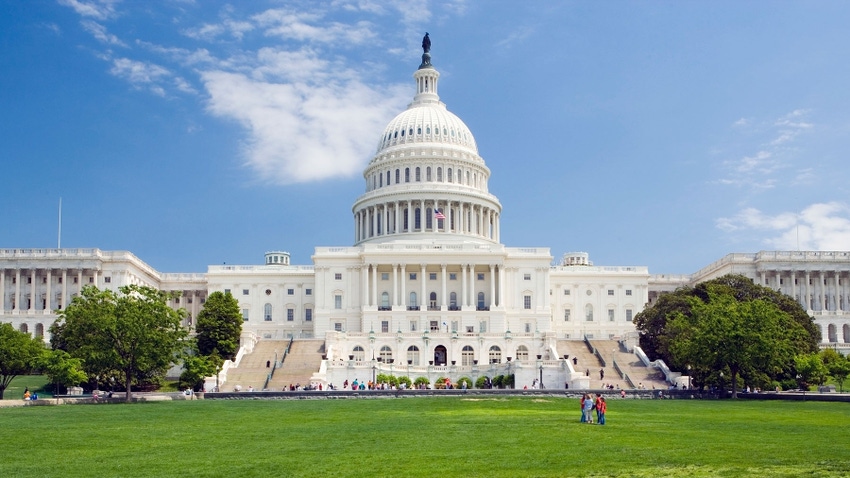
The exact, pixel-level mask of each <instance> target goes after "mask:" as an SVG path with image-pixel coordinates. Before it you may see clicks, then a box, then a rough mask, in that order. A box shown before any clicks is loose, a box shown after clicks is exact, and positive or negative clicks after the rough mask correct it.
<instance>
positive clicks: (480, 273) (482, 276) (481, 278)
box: [478, 272, 484, 280]
mask: <svg viewBox="0 0 850 478" xmlns="http://www.w3.org/2000/svg"><path fill="white" fill-rule="evenodd" d="M478 280H484V273H483V272H479V273H478Z"/></svg>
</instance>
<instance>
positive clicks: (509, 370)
mask: <svg viewBox="0 0 850 478" xmlns="http://www.w3.org/2000/svg"><path fill="white" fill-rule="evenodd" d="M507 359H508V376H507V377H506V378H507V380H510V381H511V382H513V380H511V357H507ZM510 388H514V386H513V383H511V387H510Z"/></svg>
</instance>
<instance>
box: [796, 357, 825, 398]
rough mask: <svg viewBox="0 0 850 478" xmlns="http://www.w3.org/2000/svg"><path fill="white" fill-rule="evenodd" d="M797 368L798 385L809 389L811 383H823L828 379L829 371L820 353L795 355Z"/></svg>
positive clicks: (802, 388) (803, 388)
mask: <svg viewBox="0 0 850 478" xmlns="http://www.w3.org/2000/svg"><path fill="white" fill-rule="evenodd" d="M794 365H795V368H796V370H797V376H796V378H797V386H798V387H800V389H801V390H808V389H809V386H810V385H821V384H823V382H825V381H826V376H827V374H828V373H829V371H828V370H827V368H826V365H824V364H823V359H822V358H821V356H820V354H803V355H798V356H796V357H794Z"/></svg>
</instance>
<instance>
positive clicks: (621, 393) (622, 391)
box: [620, 388, 626, 398]
mask: <svg viewBox="0 0 850 478" xmlns="http://www.w3.org/2000/svg"><path fill="white" fill-rule="evenodd" d="M620 398H626V389H625V388H624V389H621V390H620Z"/></svg>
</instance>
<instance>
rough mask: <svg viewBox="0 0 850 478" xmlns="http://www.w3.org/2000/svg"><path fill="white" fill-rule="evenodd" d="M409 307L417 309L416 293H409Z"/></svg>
mask: <svg viewBox="0 0 850 478" xmlns="http://www.w3.org/2000/svg"><path fill="white" fill-rule="evenodd" d="M410 306H411V307H417V302H416V292H411V293H410Z"/></svg>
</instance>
